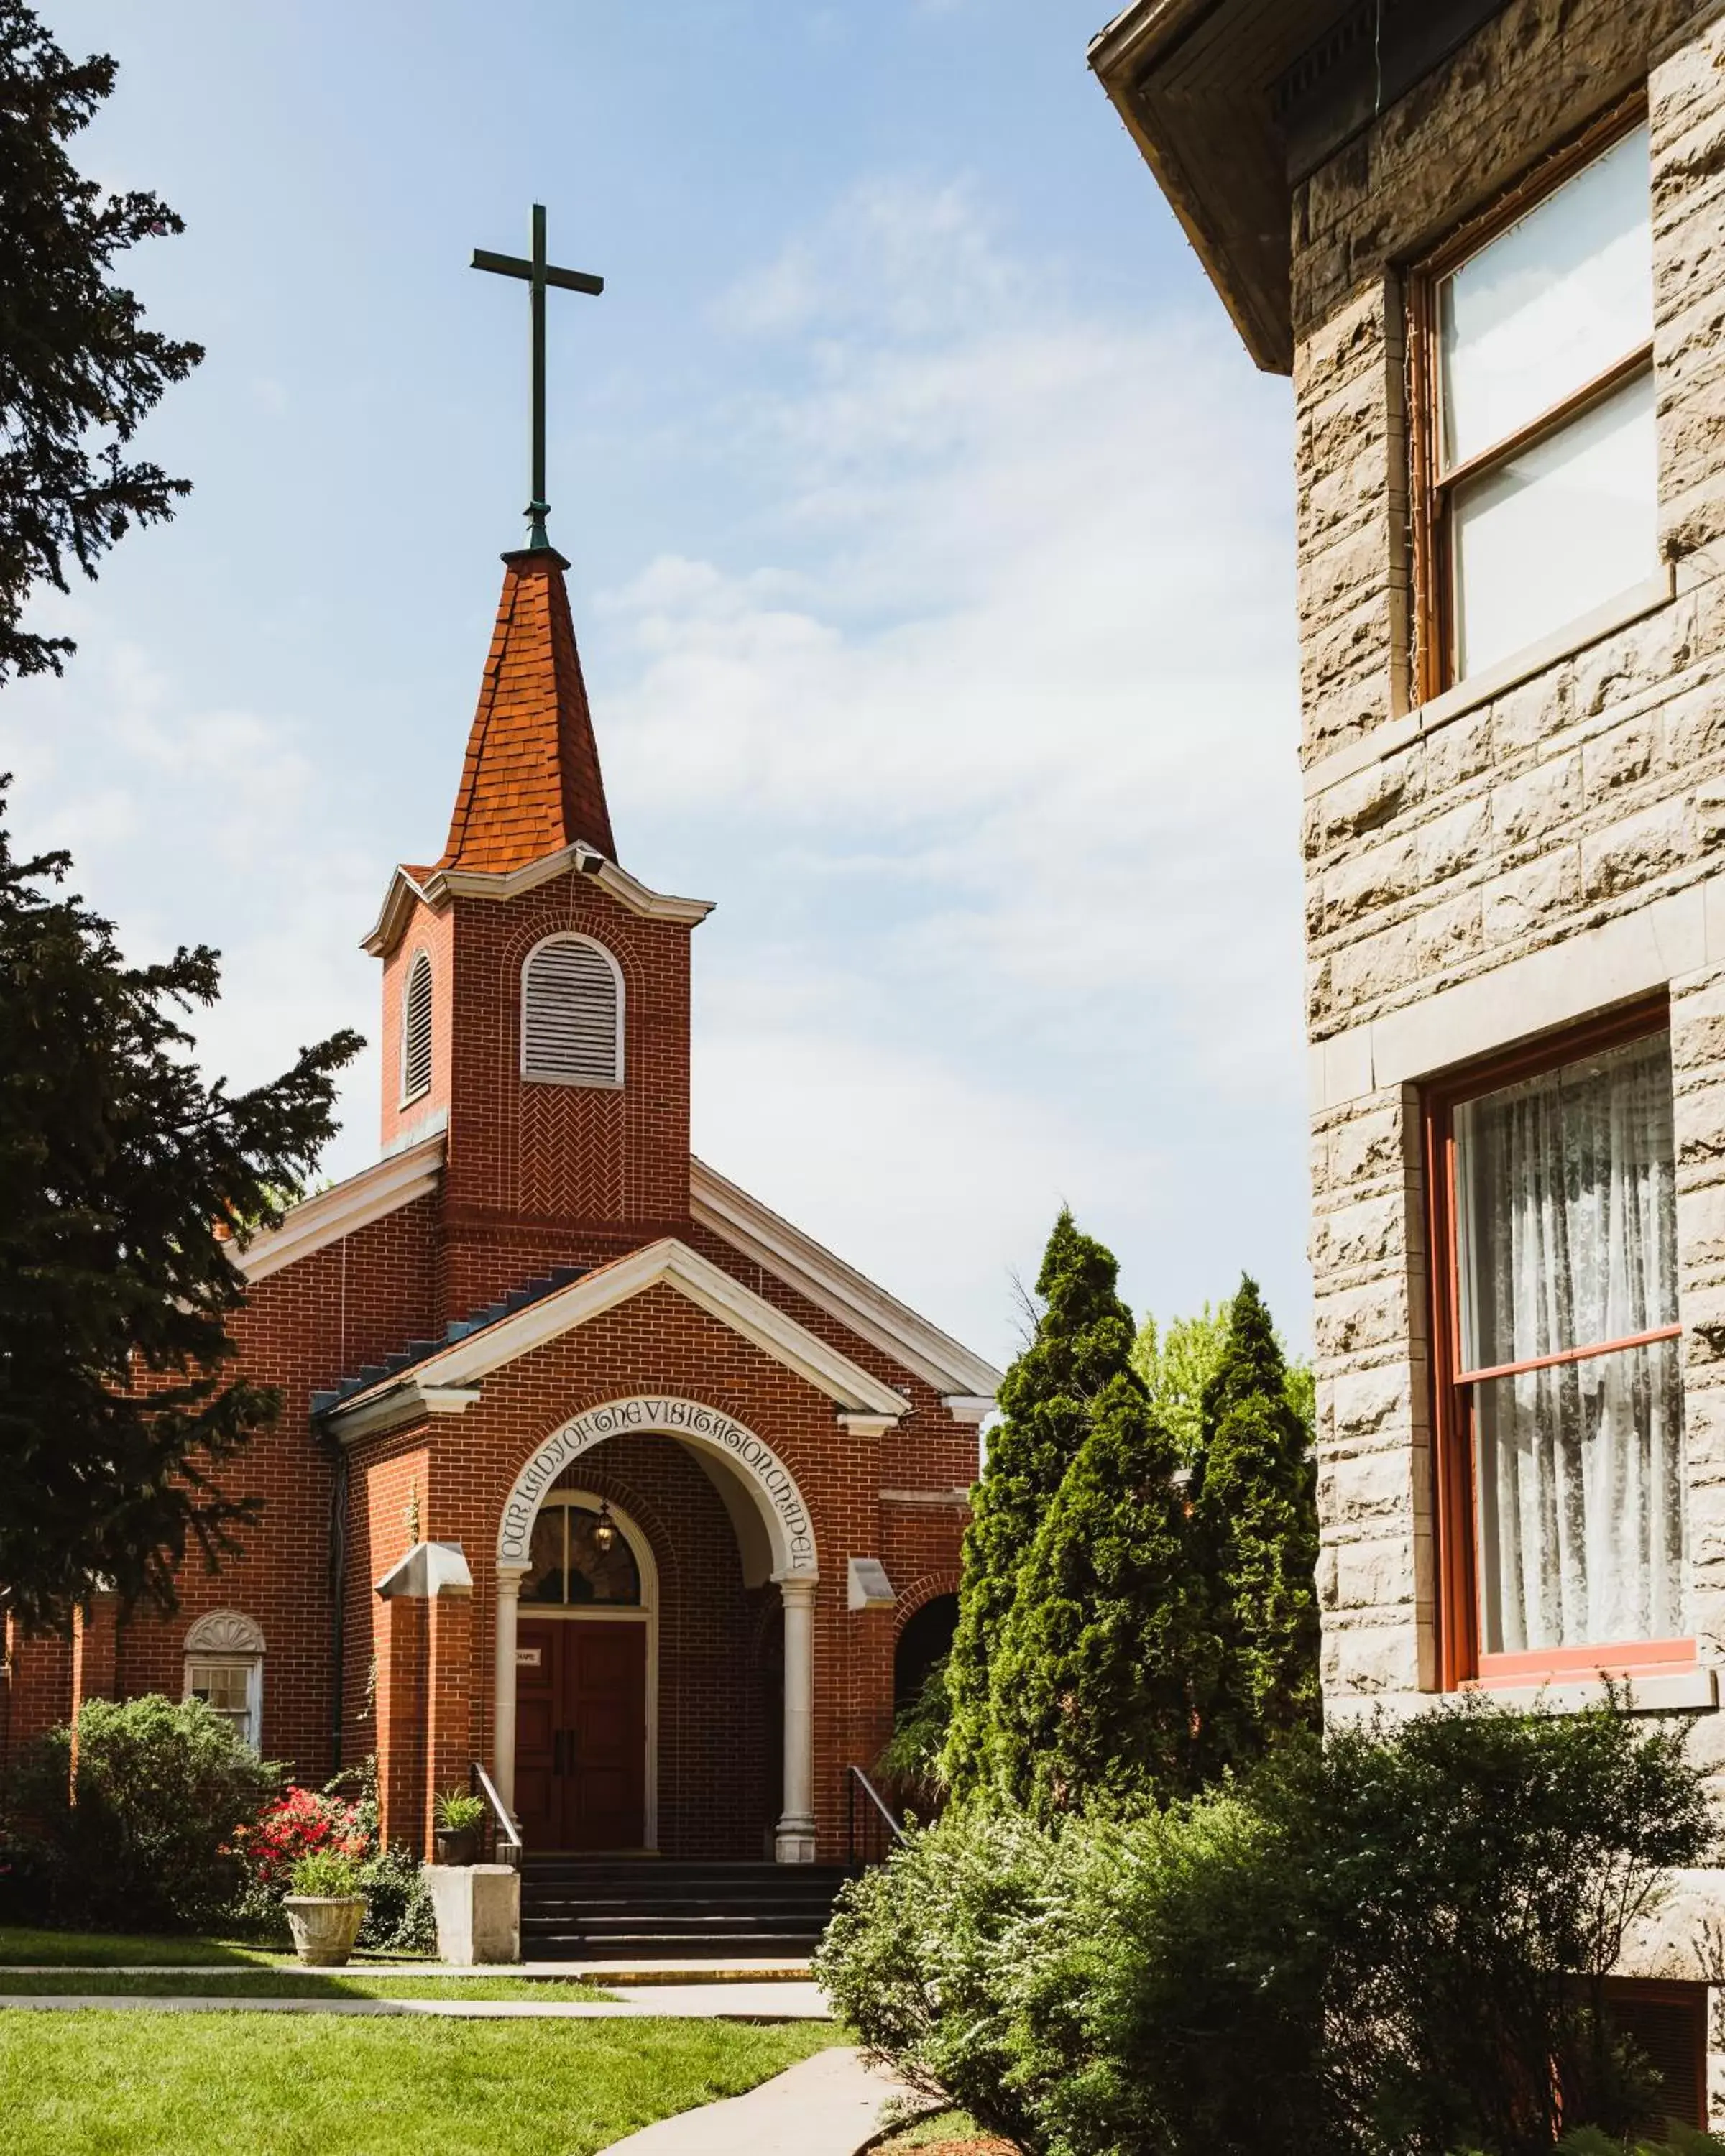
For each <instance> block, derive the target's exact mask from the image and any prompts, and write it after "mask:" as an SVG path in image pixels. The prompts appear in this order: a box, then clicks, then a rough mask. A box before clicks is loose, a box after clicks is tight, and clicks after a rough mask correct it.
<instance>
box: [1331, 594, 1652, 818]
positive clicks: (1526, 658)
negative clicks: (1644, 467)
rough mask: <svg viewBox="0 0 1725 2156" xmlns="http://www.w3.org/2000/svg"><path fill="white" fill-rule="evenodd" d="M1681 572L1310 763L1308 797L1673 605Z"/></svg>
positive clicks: (1610, 603) (1559, 631) (1576, 622)
mask: <svg viewBox="0 0 1725 2156" xmlns="http://www.w3.org/2000/svg"><path fill="white" fill-rule="evenodd" d="M1676 593H1677V572H1676V567H1674V566H1673V565H1672V564H1671V563H1669V562H1667V563H1666V565H1665V566H1664V567H1662V568H1661V569H1660V570H1659V572H1657V574H1656V575H1654V576H1651V577H1647V578H1646V579H1645V582H1643V583H1639V584H1631V585H1630V588H1629V589H1628V590H1627V591H1625V592H1620V593H1618V595H1617V597H1616V598H1610V599H1607V600H1606V601H1605V602H1604V604H1603V605H1602V606H1597V607H1595V608H1594V609H1593V611H1592V612H1591V613H1584V614H1581V615H1579V616H1578V618H1577V619H1575V620H1574V621H1572V622H1566V623H1565V624H1564V625H1563V628H1562V629H1553V632H1552V634H1550V635H1549V636H1544V637H1542V638H1541V639H1539V641H1538V643H1537V644H1527V645H1524V646H1523V648H1522V649H1521V650H1520V651H1517V652H1512V654H1510V656H1509V657H1508V658H1507V659H1502V660H1499V661H1498V663H1497V665H1495V666H1488V667H1486V668H1485V669H1484V670H1482V671H1481V672H1480V673H1478V674H1472V675H1469V676H1468V678H1467V680H1465V681H1458V682H1457V683H1456V684H1455V687H1454V688H1453V689H1445V690H1444V691H1443V692H1442V693H1441V695H1440V696H1433V697H1432V698H1431V699H1430V701H1428V702H1426V703H1424V704H1420V705H1416V706H1415V707H1414V709H1413V710H1412V711H1407V712H1404V714H1403V716H1401V717H1400V718H1399V719H1392V720H1391V721H1389V724H1388V725H1387V726H1375V727H1373V730H1372V731H1371V732H1370V733H1368V735H1366V737H1364V739H1363V740H1362V741H1357V742H1349V743H1348V747H1346V748H1338V749H1337V750H1336V751H1335V752H1334V753H1333V754H1332V755H1330V756H1327V757H1322V758H1320V760H1319V761H1318V762H1316V763H1314V764H1312V765H1310V766H1309V767H1307V772H1306V778H1305V788H1306V798H1307V800H1308V801H1310V800H1312V799H1314V798H1316V797H1317V795H1318V794H1320V793H1325V792H1327V790H1328V788H1331V787H1332V786H1338V785H1340V783H1342V781H1343V779H1344V778H1353V776H1354V774H1355V773H1357V772H1361V771H1365V770H1368V769H1369V768H1370V767H1371V766H1372V765H1373V764H1374V763H1381V762H1383V761H1384V758H1385V757H1390V756H1394V755H1395V753H1396V752H1397V751H1398V750H1399V749H1404V748H1406V747H1408V746H1409V743H1410V742H1416V741H1419V740H1420V739H1421V738H1422V737H1424V736H1425V735H1426V734H1434V733H1436V732H1438V731H1440V728H1442V727H1444V726H1448V725H1450V722H1451V721H1453V720H1455V719H1459V718H1461V717H1462V716H1464V715H1465V714H1466V713H1467V712H1469V711H1477V710H1478V709H1479V707H1480V706H1481V704H1489V703H1490V702H1491V701H1492V699H1493V698H1494V697H1497V696H1505V695H1507V693H1508V691H1509V690H1512V689H1518V688H1520V686H1521V685H1522V682H1524V681H1531V680H1532V679H1533V677H1534V675H1536V674H1543V673H1544V672H1545V670H1546V669H1547V668H1548V667H1550V666H1557V665H1561V664H1562V662H1563V660H1566V659H1573V658H1574V657H1575V656H1576V654H1577V653H1579V652H1582V651H1585V650H1586V649H1588V647H1589V645H1590V644H1597V643H1599V641H1600V639H1602V638H1604V637H1607V636H1610V635H1612V634H1615V631H1617V630H1618V629H1628V628H1629V627H1630V625H1631V624H1633V623H1635V622H1638V621H1644V620H1645V619H1646V618H1647V616H1648V615H1649V614H1651V613H1658V612H1659V610H1660V608H1661V607H1666V606H1669V605H1670V604H1671V601H1672V600H1673V599H1674V598H1676Z"/></svg>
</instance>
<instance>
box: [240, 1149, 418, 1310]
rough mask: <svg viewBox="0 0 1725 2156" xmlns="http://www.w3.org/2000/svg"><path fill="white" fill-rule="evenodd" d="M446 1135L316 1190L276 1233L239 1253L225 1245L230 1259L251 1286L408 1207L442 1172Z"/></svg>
mask: <svg viewBox="0 0 1725 2156" xmlns="http://www.w3.org/2000/svg"><path fill="white" fill-rule="evenodd" d="M444 1142H445V1141H444V1132H443V1131H442V1130H441V1129H439V1130H436V1131H434V1132H433V1133H432V1135H431V1136H430V1137H427V1138H422V1139H421V1140H420V1141H419V1142H418V1144H417V1145H413V1146H410V1147H407V1148H406V1149H404V1150H403V1151H402V1152H393V1153H386V1154H385V1155H384V1157H383V1158H382V1160H379V1161H374V1162H373V1163H372V1165H371V1166H370V1167H369V1168H362V1169H361V1170H360V1172H359V1173H358V1174H357V1175H350V1176H349V1177H348V1178H347V1181H346V1182H345V1183H336V1186H335V1187H334V1188H333V1189H331V1190H320V1191H319V1192H318V1193H317V1195H316V1197H315V1198H308V1199H305V1203H304V1204H300V1205H295V1207H294V1208H293V1209H292V1210H291V1211H290V1213H289V1214H287V1216H286V1218H285V1219H284V1220H283V1221H282V1224H281V1225H280V1227H279V1228H268V1229H264V1231H263V1232H262V1234H260V1235H254V1236H253V1237H252V1239H251V1240H250V1241H249V1243H248V1244H247V1245H246V1246H245V1248H244V1250H242V1249H241V1248H240V1247H239V1244H238V1243H230V1244H229V1245H228V1256H229V1257H230V1258H231V1259H232V1260H233V1261H234V1265H236V1266H237V1267H238V1269H239V1271H240V1272H242V1273H243V1274H244V1276H245V1278H246V1280H247V1281H248V1282H249V1283H250V1284H252V1285H254V1286H255V1284H256V1283H257V1282H258V1281H260V1280H268V1279H269V1277H270V1274H271V1273H279V1272H280V1270H282V1268H283V1266H285V1265H296V1264H297V1263H298V1262H299V1260H300V1259H301V1258H309V1257H310V1256H311V1254H312V1252H313V1251H314V1250H322V1249H324V1248H325V1247H326V1245H328V1244H331V1243H335V1242H339V1241H340V1240H341V1238H342V1237H343V1236H344V1235H353V1234H354V1233H356V1232H357V1230H358V1229H361V1228H366V1227H369V1226H370V1224H372V1221H373V1220H381V1219H382V1218H383V1216H384V1215H385V1214H388V1213H394V1212H396V1211H398V1210H399V1209H400V1208H401V1207H402V1206H403V1205H411V1204H413V1200H414V1199H416V1198H423V1197H424V1196H425V1195H426V1193H428V1192H429V1191H432V1190H435V1189H436V1188H437V1182H438V1178H439V1176H440V1175H441V1174H442V1173H443V1168H444Z"/></svg>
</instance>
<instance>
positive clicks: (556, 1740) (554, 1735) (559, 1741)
mask: <svg viewBox="0 0 1725 2156" xmlns="http://www.w3.org/2000/svg"><path fill="white" fill-rule="evenodd" d="M551 1771H552V1774H562V1771H563V1732H562V1730H561V1729H553V1730H552V1732H551Z"/></svg>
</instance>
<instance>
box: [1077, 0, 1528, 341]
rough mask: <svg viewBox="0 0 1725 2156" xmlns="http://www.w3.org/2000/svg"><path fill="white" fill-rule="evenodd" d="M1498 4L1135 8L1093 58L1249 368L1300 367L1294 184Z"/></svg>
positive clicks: (1182, 2)
mask: <svg viewBox="0 0 1725 2156" xmlns="http://www.w3.org/2000/svg"><path fill="white" fill-rule="evenodd" d="M1504 5H1505V0H1349V4H1348V5H1345V6H1343V5H1338V4H1337V0H1135V4H1133V5H1132V7H1129V8H1127V9H1126V10H1125V12H1124V13H1122V14H1120V15H1118V16H1117V17H1116V18H1115V19H1114V21H1113V22H1111V23H1110V24H1109V25H1108V27H1107V28H1106V30H1103V31H1102V32H1101V33H1100V34H1099V35H1098V36H1097V37H1096V38H1094V39H1092V41H1091V49H1090V64H1091V68H1092V69H1094V71H1095V73H1096V76H1097V78H1098V80H1100V81H1101V85H1102V86H1103V88H1104V89H1105V90H1106V91H1107V93H1108V95H1109V97H1110V99H1111V100H1112V102H1113V105H1114V107H1115V109H1116V110H1117V112H1118V113H1119V114H1120V116H1121V118H1122V120H1123V121H1125V122H1126V125H1127V129H1128V131H1130V133H1131V135H1132V138H1133V140H1134V141H1136V142H1137V146H1138V148H1139V149H1140V151H1142V153H1143V157H1144V160H1145V162H1146V163H1147V164H1148V166H1149V167H1150V169H1151V171H1152V172H1153V173H1154V174H1155V175H1156V178H1157V180H1158V183H1159V184H1160V186H1161V188H1162V191H1163V193H1164V194H1165V195H1166V196H1167V197H1168V202H1169V203H1170V205H1171V206H1172V208H1173V212H1174V214H1175V216H1176V217H1178V218H1179V220H1180V223H1181V224H1182V225H1183V227H1184V228H1185V232H1186V236H1187V238H1188V239H1189V240H1190V241H1191V242H1192V244H1193V246H1194V248H1196V249H1197V250H1198V254H1199V259H1200V260H1201V261H1202V262H1203V264H1204V268H1205V269H1206V270H1207V271H1208V272H1209V277H1210V281H1211V282H1212V283H1213V284H1214V285H1215V287H1216V290H1218V292H1219V293H1220V295H1221V297H1222V302H1223V305H1224V306H1225V307H1226V308H1227V310H1228V311H1229V313H1230V316H1232V317H1233V319H1234V324H1235V328H1236V329H1237V330H1238V331H1240V336H1241V337H1242V338H1243V339H1244V340H1245V346H1246V349H1247V351H1248V352H1250V354H1251V356H1252V357H1253V358H1254V359H1255V361H1256V362H1257V363H1258V365H1259V366H1260V367H1263V368H1264V369H1265V370H1266V372H1269V373H1272V374H1289V373H1291V372H1292V371H1293V365H1294V336H1293V325H1292V320H1291V299H1290V278H1289V273H1290V264H1291V240H1290V233H1291V218H1292V196H1293V188H1294V187H1295V185H1296V183H1297V182H1299V181H1300V180H1301V179H1303V178H1305V177H1307V175H1309V174H1310V173H1312V172H1315V171H1316V170H1317V167H1318V166H1319V165H1321V164H1322V163H1323V162H1325V160H1326V159H1327V158H1329V157H1333V156H1334V155H1335V153H1336V151H1337V150H1339V149H1341V148H1342V147H1343V145H1344V144H1345V143H1347V142H1348V141H1351V140H1352V139H1353V136H1355V135H1357V134H1358V133H1359V132H1360V131H1362V130H1363V128H1365V127H1368V126H1370V125H1371V123H1372V121H1373V120H1374V119H1375V118H1376V117H1377V116H1378V115H1379V114H1380V113H1382V112H1383V111H1384V110H1386V109H1387V108H1388V107H1389V105H1392V104H1394V102H1395V100H1397V99H1398V98H1399V97H1401V96H1403V95H1405V94H1406V92H1407V91H1408V90H1411V89H1412V88H1413V87H1414V84H1415V83H1417V82H1418V81H1420V79H1421V78H1422V77H1423V76H1425V75H1426V74H1430V72H1431V70H1432V69H1434V68H1435V67H1437V66H1439V65H1440V64H1441V63H1442V62H1443V61H1444V60H1445V59H1447V58H1448V57H1449V56H1450V54H1451V53H1453V52H1454V51H1455V49H1456V48H1457V46H1459V45H1460V44H1462V42H1463V41H1464V40H1465V39H1466V38H1467V37H1468V36H1470V35H1471V33H1472V32H1473V31H1475V30H1476V29H1477V28H1479V27H1480V25H1481V23H1484V22H1486V20H1488V19H1489V18H1490V17H1491V16H1493V15H1495V14H1497V13H1499V12H1500V11H1501V9H1502V7H1503V6H1504Z"/></svg>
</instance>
